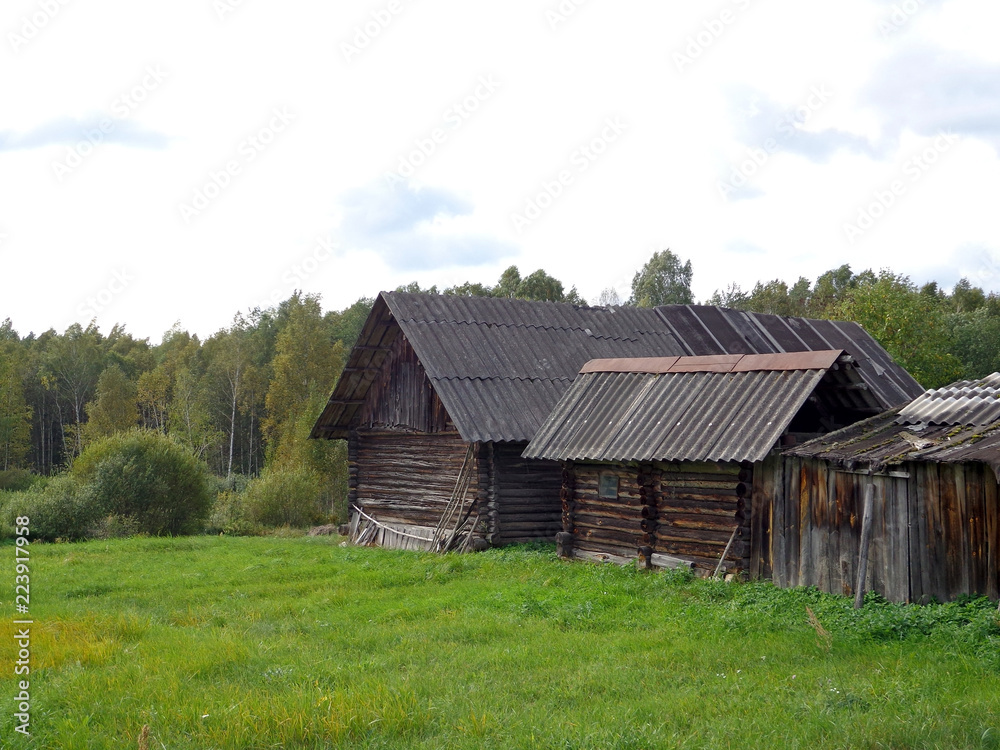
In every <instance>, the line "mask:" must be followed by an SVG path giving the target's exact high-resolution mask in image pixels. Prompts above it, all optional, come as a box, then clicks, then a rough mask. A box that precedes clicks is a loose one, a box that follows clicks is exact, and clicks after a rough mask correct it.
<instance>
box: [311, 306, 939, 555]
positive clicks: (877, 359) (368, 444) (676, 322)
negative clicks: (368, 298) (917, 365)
mask: <svg viewBox="0 0 1000 750" xmlns="http://www.w3.org/2000/svg"><path fill="white" fill-rule="evenodd" d="M831 349H843V350H846V351H848V352H850V353H851V354H852V355H853V356H854V358H855V360H854V367H855V368H856V369H857V370H858V372H859V373H861V374H862V376H863V380H864V383H863V384H861V383H859V384H858V385H859V388H858V389H855V390H857V391H858V392H859V393H861V392H862V389H861V387H860V386H862V385H864V386H865V387H866V388H868V389H869V390H870V391H871V395H873V396H874V400H875V403H877V404H878V407H877V410H879V411H881V409H883V408H885V407H887V406H890V405H896V404H899V403H902V402H903V401H905V400H908V399H909V398H912V397H913V396H914V395H916V393H919V391H920V389H919V388H918V387H917V386H916V384H915V383H914V382H913V380H912V378H910V377H909V376H908V375H907V374H906V373H905V372H904V371H903V370H901V369H900V368H899V367H897V366H896V365H894V364H893V363H892V360H891V359H890V358H889V356H888V355H887V354H886V353H885V351H884V350H882V348H881V347H880V346H879V345H878V344H877V343H875V341H874V340H873V339H871V338H870V337H869V336H868V335H867V334H866V333H865V332H864V331H863V330H862V329H861V328H860V327H858V326H857V325H855V324H850V323H835V322H830V321H810V320H804V319H797V318H782V317H778V316H772V315H756V314H753V313H747V312H741V311H735V310H726V309H720V308H714V307H705V306H697V305H676V306H667V307H660V308H656V309H649V308H634V307H619V308H603V307H577V306H573V305H568V304H554V303H545V302H529V301H524V300H512V299H494V298H478V297H457V296H437V295H420V294H406V293H400V292H386V293H383V294H381V295H379V297H378V299H377V300H376V302H375V305H374V307H373V309H372V312H371V315H370V316H369V318H368V320H367V321H366V323H365V326H364V328H363V330H362V332H361V335H360V337H359V339H358V342H357V344H356V346H355V347H354V349H353V350H352V351H351V354H350V356H349V359H348V362H347V366H346V367H345V369H344V372H343V374H342V375H341V378H340V380H339V381H338V383H337V385H336V386H335V389H334V392H333V394H332V395H331V397H330V400H329V403H328V404H327V407H326V408H325V410H324V412H323V414H322V415H321V416H320V418H319V419H318V420H317V422H316V425H315V426H314V428H313V432H312V437H314V438H326V439H345V440H347V441H348V453H349V459H350V472H351V477H350V497H349V501H350V506H351V509H352V510H351V514H352V518H351V520H352V529H353V536H354V538H355V540H360V541H363V542H374V543H378V544H384V545H387V546H399V547H414V548H431V547H434V546H437V547H440V546H442V545H443V546H448V545H451V544H460V545H466V546H476V545H478V546H481V545H484V544H493V545H503V544H509V543H513V542H521V541H529V540H533V539H548V540H551V539H552V538H553V537H554V536H555V534H556V533H558V532H560V531H561V530H562V529H563V508H562V501H561V491H562V486H563V471H562V466H561V464H560V463H559V462H558V461H554V460H545V459H535V458H532V459H526V458H524V457H522V453H523V452H524V450H525V448H526V447H527V444H528V441H529V440H531V439H532V438H533V437H534V436H535V434H536V433H537V432H538V429H539V428H540V427H541V426H542V423H543V422H544V421H545V419H546V417H547V416H548V415H549V413H550V412H551V411H552V410H553V409H554V408H555V407H556V405H557V404H558V403H559V400H560V398H561V397H562V396H563V395H564V394H565V393H566V391H567V389H568V388H569V387H570V385H571V384H572V382H573V380H574V379H575V378H576V377H577V375H578V373H579V370H580V368H581V367H582V366H583V365H584V364H585V363H586V362H588V361H590V360H592V359H600V358H641V357H670V356H673V357H684V356H696V355H724V354H756V353H780V352H802V351H811V350H824V351H826V350H831ZM870 408H872V409H873V410H874V409H876V407H875V405H874V404H873V405H872V406H871V407H870ZM835 418H836V415H835V414H833V415H822V416H821V417H819V419H821V420H827V422H826V424H828V426H829V429H832V428H834V427H835V426H839V423H837V422H836V421H835ZM831 419H833V420H834V421H829V420H831ZM456 532H461V533H460V534H457V533H456Z"/></svg>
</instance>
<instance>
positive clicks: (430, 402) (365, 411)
mask: <svg viewBox="0 0 1000 750" xmlns="http://www.w3.org/2000/svg"><path fill="white" fill-rule="evenodd" d="M391 346H392V348H391V350H390V352H389V355H388V356H387V357H386V358H385V362H383V363H382V367H381V369H380V370H379V372H378V375H377V376H376V378H375V381H374V382H373V383H372V386H371V389H370V390H369V391H368V394H367V396H366V397H365V403H364V404H363V405H362V407H361V409H360V411H359V413H358V417H357V422H356V425H357V426H358V427H360V428H369V429H371V428H390V429H398V428H403V429H410V430H416V431H419V432H445V431H448V430H450V429H453V428H452V427H451V425H450V420H449V418H448V413H447V411H445V408H444V405H443V404H442V403H441V399H440V398H439V397H438V395H437V393H436V392H435V391H434V389H433V388H432V387H431V382H430V380H429V379H428V377H427V373H426V372H425V371H424V368H423V365H421V364H420V362H419V360H418V359H417V355H416V353H415V352H414V351H413V347H411V346H410V343H409V342H408V341H407V340H406V337H404V336H397V337H396V339H395V340H394V341H393V343H392V345H391Z"/></svg>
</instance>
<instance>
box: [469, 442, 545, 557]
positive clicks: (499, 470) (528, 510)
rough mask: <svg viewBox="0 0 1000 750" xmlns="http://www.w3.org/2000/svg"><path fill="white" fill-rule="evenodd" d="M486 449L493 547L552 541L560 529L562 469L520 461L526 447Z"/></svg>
mask: <svg viewBox="0 0 1000 750" xmlns="http://www.w3.org/2000/svg"><path fill="white" fill-rule="evenodd" d="M488 445H489V446H490V454H491V461H492V463H491V465H490V467H489V468H488V469H487V471H486V476H487V477H488V479H489V481H490V482H491V483H490V484H489V485H488V487H489V488H492V496H491V498H490V501H491V502H492V505H491V506H490V507H492V509H493V515H492V522H493V525H492V526H491V527H490V529H491V531H492V532H493V537H492V542H493V544H497V545H504V544H517V543H520V542H530V541H537V540H545V541H552V540H554V539H555V536H556V534H557V533H558V532H559V531H560V530H561V529H562V503H561V501H560V496H559V491H560V489H561V487H562V465H561V464H560V463H559V462H557V461H536V460H529V459H524V458H521V453H523V452H524V449H525V447H526V445H527V444H526V443H489V444H488ZM480 476H483V472H482V471H481V474H480ZM490 501H488V502H490Z"/></svg>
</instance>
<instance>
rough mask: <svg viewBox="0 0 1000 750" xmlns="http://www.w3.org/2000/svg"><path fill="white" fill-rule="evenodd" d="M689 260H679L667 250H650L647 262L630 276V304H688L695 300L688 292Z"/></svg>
mask: <svg viewBox="0 0 1000 750" xmlns="http://www.w3.org/2000/svg"><path fill="white" fill-rule="evenodd" d="M692 275H693V272H692V270H691V261H689V260H688V261H684V262H681V259H680V257H679V256H678V255H676V254H675V253H673V252H671V251H670V250H663V251H662V252H656V253H653V257H652V258H650V259H649V260H648V261H647V262H646V265H644V266H643V267H642V269H641V270H640V271H638V272H636V274H635V276H634V277H633V278H632V297H631V298H630V299H629V304H630V305H638V306H639V307H658V306H659V305H688V304H691V303H692V302H694V295H692V293H691V278H692Z"/></svg>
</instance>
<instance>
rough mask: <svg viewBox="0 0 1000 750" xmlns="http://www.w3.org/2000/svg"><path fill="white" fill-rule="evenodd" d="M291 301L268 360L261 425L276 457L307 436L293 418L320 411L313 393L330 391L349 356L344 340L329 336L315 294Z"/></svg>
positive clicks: (313, 415)
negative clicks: (271, 372)
mask: <svg viewBox="0 0 1000 750" xmlns="http://www.w3.org/2000/svg"><path fill="white" fill-rule="evenodd" d="M289 303H290V304H289V313H288V320H287V322H286V324H285V327H284V328H283V329H282V330H281V333H279V334H278V340H277V344H276V347H275V356H274V360H273V361H272V363H271V368H272V371H273V375H272V377H271V380H270V383H269V385H268V388H267V396H266V399H265V404H266V406H267V417H266V418H265V420H264V424H263V428H264V436H265V438H266V439H267V441H268V452H269V455H270V457H271V458H272V459H275V457H278V459H279V462H280V458H281V456H282V454H283V453H287V452H290V451H292V450H294V447H293V445H292V444H293V443H294V441H296V440H302V439H306V438H307V437H308V433H307V434H306V435H304V436H303V435H301V434H300V433H298V432H297V431H296V429H295V426H296V423H297V422H298V421H299V419H300V417H301V416H302V415H303V414H307V415H308V419H309V420H310V422H315V421H316V419H317V418H318V417H319V415H320V412H321V411H322V406H319V407H318V408H317V405H318V404H317V399H316V397H321V398H322V399H323V400H325V398H326V397H328V396H329V395H330V391H331V390H332V389H333V384H334V383H335V382H336V380H337V378H338V377H339V376H340V371H341V369H342V368H343V366H344V361H345V359H346V356H347V355H346V352H345V349H344V345H343V344H342V343H341V342H339V341H332V340H331V338H330V335H329V331H328V329H327V327H326V325H325V324H324V320H323V315H322V310H321V309H320V305H319V300H318V299H317V298H316V297H310V296H306V297H299V296H298V295H295V296H293V297H292V299H291V300H290V301H289Z"/></svg>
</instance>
